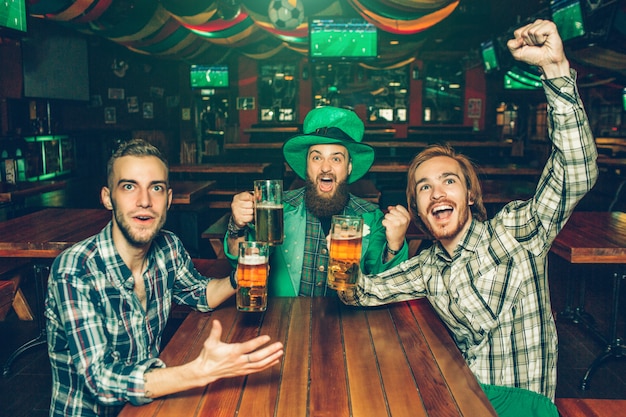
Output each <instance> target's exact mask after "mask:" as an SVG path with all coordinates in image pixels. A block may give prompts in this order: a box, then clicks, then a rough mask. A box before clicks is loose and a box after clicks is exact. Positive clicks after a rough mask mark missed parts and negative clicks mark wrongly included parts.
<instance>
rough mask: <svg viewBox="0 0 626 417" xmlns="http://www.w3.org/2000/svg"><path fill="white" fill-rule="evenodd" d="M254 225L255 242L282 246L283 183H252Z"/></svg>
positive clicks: (269, 181) (273, 181)
mask: <svg viewBox="0 0 626 417" xmlns="http://www.w3.org/2000/svg"><path fill="white" fill-rule="evenodd" d="M254 224H255V227H256V240H257V242H267V244H268V245H272V246H274V245H282V244H283V182H282V180H256V181H254Z"/></svg>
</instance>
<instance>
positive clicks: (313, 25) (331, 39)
mask: <svg viewBox="0 0 626 417" xmlns="http://www.w3.org/2000/svg"><path fill="white" fill-rule="evenodd" d="M377 56H378V30H377V28H376V26H374V25H373V24H372V23H369V22H368V21H366V20H365V19H361V18H346V17H319V18H317V17H316V18H312V19H310V20H309V58H311V59H312V60H326V59H328V60H361V59H368V58H370V59H373V58H376V57H377Z"/></svg>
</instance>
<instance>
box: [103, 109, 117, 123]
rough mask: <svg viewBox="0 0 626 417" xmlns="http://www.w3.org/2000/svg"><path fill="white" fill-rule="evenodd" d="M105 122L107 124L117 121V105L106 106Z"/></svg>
mask: <svg viewBox="0 0 626 417" xmlns="http://www.w3.org/2000/svg"><path fill="white" fill-rule="evenodd" d="M104 123H105V124H107V125H114V124H116V123H117V111H116V109H115V107H105V108H104Z"/></svg>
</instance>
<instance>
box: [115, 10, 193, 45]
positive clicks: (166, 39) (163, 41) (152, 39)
mask: <svg viewBox="0 0 626 417" xmlns="http://www.w3.org/2000/svg"><path fill="white" fill-rule="evenodd" d="M190 33H191V32H189V30H188V29H186V28H184V27H182V26H181V25H180V23H179V22H178V21H177V20H175V19H173V18H170V19H169V20H168V21H167V22H166V23H165V24H164V25H163V26H161V27H160V28H159V30H157V31H155V32H153V33H152V34H151V35H150V36H147V37H144V38H141V39H137V40H128V41H117V40H116V41H115V42H116V43H119V44H120V45H124V46H132V47H133V48H138V49H142V50H144V51H147V52H151V51H152V52H160V51H163V50H165V49H169V48H171V47H173V46H175V45H176V43H177V42H181V41H183V40H184V39H185V38H186V37H187V36H189V35H190Z"/></svg>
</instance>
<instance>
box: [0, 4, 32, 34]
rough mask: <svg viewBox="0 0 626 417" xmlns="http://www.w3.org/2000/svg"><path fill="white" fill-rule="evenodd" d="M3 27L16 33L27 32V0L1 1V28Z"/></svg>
mask: <svg viewBox="0 0 626 417" xmlns="http://www.w3.org/2000/svg"><path fill="white" fill-rule="evenodd" d="M2 29H8V30H9V31H15V32H16V33H25V32H26V30H27V26H26V0H7V1H2V2H0V30H2ZM0 33H1V32H0Z"/></svg>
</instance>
